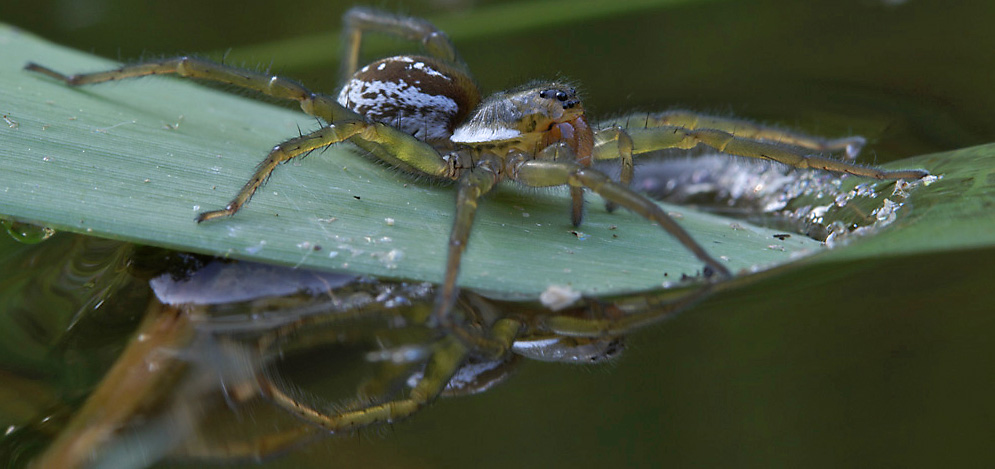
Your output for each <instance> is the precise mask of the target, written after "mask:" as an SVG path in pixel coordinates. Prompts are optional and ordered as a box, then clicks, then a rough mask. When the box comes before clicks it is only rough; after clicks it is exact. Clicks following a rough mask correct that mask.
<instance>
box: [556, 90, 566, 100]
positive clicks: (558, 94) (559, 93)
mask: <svg viewBox="0 0 995 469" xmlns="http://www.w3.org/2000/svg"><path fill="white" fill-rule="evenodd" d="M567 97H568V96H567V94H566V93H564V92H562V91H557V92H556V99H558V100H560V101H566V100H567Z"/></svg>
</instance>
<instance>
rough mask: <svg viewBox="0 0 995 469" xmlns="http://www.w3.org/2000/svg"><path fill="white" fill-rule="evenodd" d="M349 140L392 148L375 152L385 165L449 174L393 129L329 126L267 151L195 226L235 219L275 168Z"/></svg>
mask: <svg viewBox="0 0 995 469" xmlns="http://www.w3.org/2000/svg"><path fill="white" fill-rule="evenodd" d="M345 140H351V141H353V142H354V143H357V144H361V145H360V146H363V145H366V146H369V145H377V146H379V147H380V148H391V149H393V151H392V152H391V153H385V152H378V153H377V156H378V157H379V158H380V159H381V160H383V161H384V162H386V163H389V164H392V165H394V166H397V167H399V168H401V169H405V170H408V171H411V172H415V173H421V174H425V175H428V176H433V177H445V176H446V174H448V172H449V171H450V167H449V165H448V163H447V162H446V161H445V160H443V159H442V157H440V156H439V154H438V153H437V152H436V151H435V150H434V149H433V148H432V147H431V146H429V145H428V144H426V143H425V142H422V141H420V140H416V139H413V138H410V136H409V135H407V134H405V133H404V132H401V131H399V130H397V129H395V128H393V127H390V126H388V125H385V124H381V123H377V122H373V123H371V122H363V121H351V122H341V123H334V124H330V125H328V126H327V127H322V128H320V129H318V130H316V131H314V132H311V133H309V134H307V135H304V136H301V137H296V138H292V139H290V140H287V141H286V142H283V143H281V144H279V145H277V146H276V147H274V148H273V150H272V151H270V153H269V155H268V156H267V157H266V159H264V160H263V162H262V163H260V164H259V166H258V167H257V168H256V172H255V173H254V174H253V176H252V177H251V178H250V179H249V181H248V182H246V183H245V185H244V186H243V187H242V189H241V190H240V191H239V192H238V194H237V195H236V196H235V198H234V199H232V200H231V202H228V205H226V206H225V208H223V209H220V210H213V211H209V212H203V213H201V214H200V215H198V216H197V222H198V223H200V222H203V221H207V220H213V219H216V218H220V217H227V216H231V215H234V214H235V213H236V212H238V211H239V209H241V208H242V206H243V205H245V203H246V202H248V201H249V199H250V198H251V197H252V195H253V194H254V193H255V192H256V190H257V189H259V187H260V186H262V185H263V183H264V182H266V180H267V179H268V178H269V176H270V175H271V174H272V173H273V170H275V169H276V167H277V165H279V164H280V163H284V162H286V161H289V160H291V159H293V158H295V157H297V156H301V155H306V154H307V153H309V152H311V151H313V150H316V149H318V148H323V147H327V146H329V145H334V144H336V143H340V142H343V141H345Z"/></svg>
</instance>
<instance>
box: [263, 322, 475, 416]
mask: <svg viewBox="0 0 995 469" xmlns="http://www.w3.org/2000/svg"><path fill="white" fill-rule="evenodd" d="M466 356H467V349H466V346H464V345H463V342H462V341H460V340H459V339H457V338H455V337H453V336H447V337H445V338H443V339H442V340H441V341H440V343H439V344H438V349H437V350H436V352H435V353H433V355H432V358H431V359H429V362H428V365H427V366H426V367H425V374H424V377H423V378H422V379H421V381H419V382H418V384H417V385H416V386H415V387H414V388H413V389H412V390H411V392H410V394H409V395H408V397H407V398H405V399H398V400H394V401H390V402H386V403H383V404H376V405H371V406H367V407H363V408H360V409H356V410H351V411H347V412H341V413H337V414H328V413H325V412H322V411H320V410H317V409H315V408H313V407H311V406H309V405H307V404H304V403H302V402H300V401H298V400H297V399H294V398H293V397H291V396H289V395H287V394H286V393H285V392H283V390H282V389H280V388H279V387H277V386H275V385H273V383H272V381H269V380H260V383H259V384H260V387H261V390H262V393H263V394H264V395H266V396H267V397H268V398H269V399H271V400H272V401H273V402H274V403H276V404H277V405H279V406H281V407H283V408H285V409H287V410H289V411H291V412H293V413H294V414H295V415H297V416H299V417H301V418H302V419H304V420H306V421H309V422H311V423H313V424H315V425H318V426H320V427H322V428H324V429H326V430H328V431H331V432H342V431H349V430H355V429H358V428H361V427H364V426H367V425H372V424H376V423H382V422H387V423H390V422H393V421H395V420H398V419H401V418H404V417H407V416H409V415H411V414H413V413H415V412H416V411H418V409H420V408H422V407H423V406H425V405H426V404H428V403H429V402H431V401H432V400H433V399H435V398H436V397H437V396H438V395H439V394H440V393H442V390H443V389H445V387H446V384H447V383H449V379H450V378H451V377H452V376H453V374H455V373H456V370H458V369H459V367H460V366H461V365H462V364H463V361H464V360H465V359H466Z"/></svg>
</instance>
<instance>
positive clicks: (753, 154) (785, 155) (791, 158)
mask: <svg viewBox="0 0 995 469" xmlns="http://www.w3.org/2000/svg"><path fill="white" fill-rule="evenodd" d="M625 132H626V133H628V134H629V136H630V137H632V142H633V153H645V152H650V151H655V150H664V149H668V148H679V149H691V148H694V147H696V146H698V145H699V144H703V145H706V146H709V147H712V148H714V149H716V150H718V151H721V152H723V153H728V154H731V155H739V156H746V157H750V158H759V159H766V160H771V161H777V162H779V163H784V164H786V165H789V166H794V167H796V168H814V169H822V170H826V171H834V172H838V173H847V174H853V175H856V176H863V177H869V178H874V179H919V178H922V177H925V176H928V175H929V172H927V171H925V170H921V169H909V170H895V171H888V170H883V169H878V168H873V167H869V166H862V165H857V164H853V163H847V162H845V161H841V160H836V159H832V158H827V157H824V156H819V155H805V154H802V153H799V152H798V150H796V149H795V148H796V147H790V146H785V145H779V144H776V143H770V142H767V141H762V140H752V139H748V138H742V137H738V136H736V135H733V134H731V133H729V132H725V131H722V130H716V129H686V128H683V127H673V126H663V127H653V128H636V129H627V130H626V131H625ZM606 147H607V146H606ZM614 152H615V151H614V149H611V148H597V147H596V148H595V158H598V159H610V158H612V154H613V153H614Z"/></svg>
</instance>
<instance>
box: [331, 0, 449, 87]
mask: <svg viewBox="0 0 995 469" xmlns="http://www.w3.org/2000/svg"><path fill="white" fill-rule="evenodd" d="M342 20H343V23H344V30H345V36H346V41H347V42H346V51H345V61H344V62H343V67H342V74H343V75H342V77H343V79H344V80H348V79H349V77H351V76H352V75H353V74H354V73H356V68H357V67H358V66H359V51H360V48H361V46H362V43H363V33H364V32H365V31H375V32H380V33H386V34H390V35H393V36H397V37H399V38H403V39H407V40H410V41H417V42H419V43H420V44H421V45H422V47H424V48H425V52H427V53H428V54H429V55H431V56H432V57H435V58H438V59H441V60H443V61H445V62H447V63H450V64H456V65H458V66H460V67H461V68H463V69H464V70H465V69H466V66H465V65H464V64H463V62H462V61H461V60H460V59H459V56H458V55H457V54H456V48H455V47H454V46H453V43H452V42H451V41H450V40H449V37H448V36H446V33H444V32H442V31H440V30H439V29H438V28H436V27H435V25H433V24H432V23H429V22H428V21H426V20H423V19H421V18H414V17H409V16H400V15H395V14H392V13H389V12H386V11H383V10H377V9H373V8H366V7H354V8H352V9H350V10H349V11H347V12H346V13H345V15H343V16H342Z"/></svg>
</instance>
